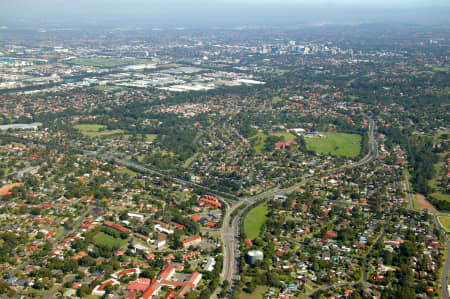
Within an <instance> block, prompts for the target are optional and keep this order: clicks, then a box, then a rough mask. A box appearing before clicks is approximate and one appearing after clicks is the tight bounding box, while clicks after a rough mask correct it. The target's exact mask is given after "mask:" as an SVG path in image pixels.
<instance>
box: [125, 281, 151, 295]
mask: <svg viewBox="0 0 450 299" xmlns="http://www.w3.org/2000/svg"><path fill="white" fill-rule="evenodd" d="M151 282H152V280H151V279H149V278H139V279H138V280H136V281H132V282H130V283H129V284H128V287H127V290H135V291H142V292H143V291H145V290H146V289H147V288H148V286H149V285H150V283H151Z"/></svg>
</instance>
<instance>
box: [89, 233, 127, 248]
mask: <svg viewBox="0 0 450 299" xmlns="http://www.w3.org/2000/svg"><path fill="white" fill-rule="evenodd" d="M94 241H95V243H97V244H98V245H101V246H108V247H111V248H120V247H122V246H124V245H125V244H126V243H127V242H128V240H126V239H125V240H122V239H118V238H114V237H111V236H110V235H107V234H105V233H104V232H99V233H98V234H96V235H95V236H94Z"/></svg>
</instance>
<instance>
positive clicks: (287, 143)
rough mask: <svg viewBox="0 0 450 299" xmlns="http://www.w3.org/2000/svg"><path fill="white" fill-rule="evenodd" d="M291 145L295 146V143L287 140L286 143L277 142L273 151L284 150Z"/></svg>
mask: <svg viewBox="0 0 450 299" xmlns="http://www.w3.org/2000/svg"><path fill="white" fill-rule="evenodd" d="M293 144H297V142H295V140H288V141H286V142H283V141H282V142H277V143H275V149H286V148H289V147H291V145H293Z"/></svg>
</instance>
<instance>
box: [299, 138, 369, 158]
mask: <svg viewBox="0 0 450 299" xmlns="http://www.w3.org/2000/svg"><path fill="white" fill-rule="evenodd" d="M321 135H322V136H323V137H311V138H305V141H306V145H307V147H308V149H309V150H312V151H314V152H317V153H320V154H325V155H327V154H331V155H333V156H343V157H347V158H355V157H357V156H358V155H359V153H360V151H361V136H360V135H357V134H347V133H321Z"/></svg>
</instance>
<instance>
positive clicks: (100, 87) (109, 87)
mask: <svg viewBox="0 0 450 299" xmlns="http://www.w3.org/2000/svg"><path fill="white" fill-rule="evenodd" d="M93 88H94V89H95V90H99V91H105V90H107V91H115V90H124V89H127V88H126V87H123V86H116V85H98V86H94V87H93Z"/></svg>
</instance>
